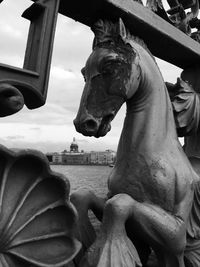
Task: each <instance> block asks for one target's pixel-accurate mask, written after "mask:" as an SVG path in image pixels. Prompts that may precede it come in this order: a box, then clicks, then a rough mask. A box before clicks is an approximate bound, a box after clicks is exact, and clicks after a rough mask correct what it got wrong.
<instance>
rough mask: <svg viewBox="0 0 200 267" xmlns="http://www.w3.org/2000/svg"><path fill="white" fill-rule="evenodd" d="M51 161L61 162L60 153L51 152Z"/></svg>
mask: <svg viewBox="0 0 200 267" xmlns="http://www.w3.org/2000/svg"><path fill="white" fill-rule="evenodd" d="M52 162H53V163H55V164H62V155H61V154H59V153H53V154H52Z"/></svg>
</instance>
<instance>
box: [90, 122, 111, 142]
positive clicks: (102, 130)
mask: <svg viewBox="0 0 200 267" xmlns="http://www.w3.org/2000/svg"><path fill="white" fill-rule="evenodd" d="M110 130H111V124H110V122H109V123H101V124H100V126H99V129H98V131H97V132H96V133H95V134H94V137H96V138H99V137H103V136H105V135H106V134H107V133H108V132H109V131H110Z"/></svg>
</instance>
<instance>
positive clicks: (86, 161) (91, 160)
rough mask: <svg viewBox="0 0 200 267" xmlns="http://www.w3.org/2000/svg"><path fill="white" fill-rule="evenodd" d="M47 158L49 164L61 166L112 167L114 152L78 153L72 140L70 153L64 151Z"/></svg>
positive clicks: (76, 146) (51, 154) (75, 143)
mask: <svg viewBox="0 0 200 267" xmlns="http://www.w3.org/2000/svg"><path fill="white" fill-rule="evenodd" d="M46 156H47V158H48V160H49V162H50V163H51V164H63V165H113V164H114V162H115V156H116V152H114V151H112V150H106V151H91V152H84V151H81V152H79V147H78V144H77V142H76V140H75V138H73V142H72V143H71V145H70V151H67V150H64V151H63V152H61V153H48V154H47V155H46Z"/></svg>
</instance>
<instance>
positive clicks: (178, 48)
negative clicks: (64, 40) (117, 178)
mask: <svg viewBox="0 0 200 267" xmlns="http://www.w3.org/2000/svg"><path fill="white" fill-rule="evenodd" d="M59 12H60V13H61V14H63V15H65V16H68V17H70V18H72V19H74V20H77V21H79V22H81V23H84V24H86V25H88V26H91V25H92V24H93V23H94V22H95V21H97V20H98V19H99V18H109V19H116V18H118V17H121V18H122V19H123V21H124V22H125V24H126V26H127V27H128V28H129V30H130V31H131V32H132V33H133V34H135V35H137V36H139V37H140V38H142V39H143V40H144V42H145V43H146V44H147V45H148V47H149V49H150V50H151V52H152V53H153V54H154V55H155V56H156V57H159V58H161V59H163V60H165V61H168V62H170V63H172V64H174V65H176V66H179V67H181V68H186V67H188V66H190V65H193V64H198V63H199V62H200V44H199V43H197V42H196V41H194V40H192V39H191V38H190V37H188V36H187V35H186V34H184V33H183V32H181V31H180V30H178V29H176V28H175V27H174V26H172V25H171V24H170V23H168V22H167V21H165V20H164V19H162V18H161V17H159V16H158V15H156V14H155V13H153V12H152V11H151V10H149V9H148V8H146V7H144V6H142V5H141V4H139V3H137V2H135V1H133V0H95V1H94V0H85V1H82V0H73V1H65V0H61V3H60V8H59Z"/></svg>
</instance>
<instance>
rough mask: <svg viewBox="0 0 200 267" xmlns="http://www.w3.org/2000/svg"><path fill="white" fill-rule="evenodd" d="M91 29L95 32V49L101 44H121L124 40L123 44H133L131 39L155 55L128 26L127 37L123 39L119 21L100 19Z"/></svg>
mask: <svg viewBox="0 0 200 267" xmlns="http://www.w3.org/2000/svg"><path fill="white" fill-rule="evenodd" d="M120 20H121V19H120ZM121 22H122V20H121ZM122 23H123V22H122ZM91 29H92V31H93V32H94V34H95V38H94V41H93V49H95V47H99V46H108V45H109V44H110V45H112V44H113V45H117V46H121V45H122V42H123V44H126V45H130V46H132V45H131V41H133V42H135V43H137V44H139V45H140V46H142V47H143V48H144V49H145V50H146V51H147V52H148V53H149V54H150V55H151V56H152V57H153V55H152V53H151V52H150V50H149V49H148V47H147V45H146V44H145V43H144V41H143V40H142V39H140V38H139V37H137V36H134V35H132V34H131V33H130V31H129V30H128V29H127V28H125V30H126V37H125V39H123V37H122V36H121V34H120V30H119V22H112V21H109V20H102V19H100V20H98V21H97V22H96V23H95V24H94V25H93V26H92V27H91ZM132 48H133V47H132ZM153 58H154V57H153Z"/></svg>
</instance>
